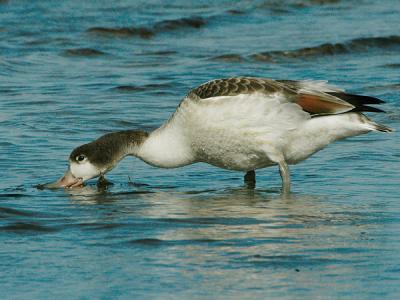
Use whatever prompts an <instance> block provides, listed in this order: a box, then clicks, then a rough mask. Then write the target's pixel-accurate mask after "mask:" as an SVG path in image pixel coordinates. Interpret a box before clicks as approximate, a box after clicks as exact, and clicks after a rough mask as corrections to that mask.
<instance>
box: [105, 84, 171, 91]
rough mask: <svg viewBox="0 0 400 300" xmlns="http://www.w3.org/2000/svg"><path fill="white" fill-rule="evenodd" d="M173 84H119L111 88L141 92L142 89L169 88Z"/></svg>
mask: <svg viewBox="0 0 400 300" xmlns="http://www.w3.org/2000/svg"><path fill="white" fill-rule="evenodd" d="M171 87H172V86H171V85H170V84H163V83H159V84H157V83H151V84H146V85H139V86H138V85H119V86H116V87H113V88H111V90H113V91H118V92H140V91H151V90H154V89H156V90H158V89H169V88H171Z"/></svg>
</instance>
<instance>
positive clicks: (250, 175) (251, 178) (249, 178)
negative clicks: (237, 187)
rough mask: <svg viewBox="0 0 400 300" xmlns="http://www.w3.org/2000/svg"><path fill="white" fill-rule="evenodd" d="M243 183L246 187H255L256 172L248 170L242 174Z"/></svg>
mask: <svg viewBox="0 0 400 300" xmlns="http://www.w3.org/2000/svg"><path fill="white" fill-rule="evenodd" d="M244 183H245V185H246V187H247V188H249V189H254V188H255V187H256V172H255V171H254V170H253V171H248V172H247V173H246V175H244Z"/></svg>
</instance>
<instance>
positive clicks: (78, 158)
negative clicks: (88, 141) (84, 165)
mask: <svg viewBox="0 0 400 300" xmlns="http://www.w3.org/2000/svg"><path fill="white" fill-rule="evenodd" d="M84 160H86V156H85V155H83V154H80V155H78V156H77V157H76V161H77V162H83V161H84Z"/></svg>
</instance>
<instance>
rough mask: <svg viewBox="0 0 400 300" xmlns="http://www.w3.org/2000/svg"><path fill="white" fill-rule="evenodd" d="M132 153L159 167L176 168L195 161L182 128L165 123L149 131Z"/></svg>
mask: <svg viewBox="0 0 400 300" xmlns="http://www.w3.org/2000/svg"><path fill="white" fill-rule="evenodd" d="M132 149H133V151H132V153H130V154H132V155H134V156H136V157H138V158H140V159H142V160H143V161H145V162H146V163H148V164H150V165H152V166H156V167H160V168H177V167H182V166H185V165H188V164H191V163H193V162H195V159H194V155H193V153H192V150H191V147H190V142H189V141H188V138H187V136H186V135H185V134H184V132H183V130H182V128H180V127H179V126H175V125H174V124H168V123H167V124H165V125H163V126H162V127H160V128H158V129H156V130H154V131H153V132H151V133H150V134H149V135H148V136H147V137H146V138H145V139H144V140H143V142H142V143H141V144H140V145H137V146H135V147H133V148H132Z"/></svg>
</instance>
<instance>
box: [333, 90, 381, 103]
mask: <svg viewBox="0 0 400 300" xmlns="http://www.w3.org/2000/svg"><path fill="white" fill-rule="evenodd" d="M328 94H329V95H332V96H335V97H337V98H339V99H342V100H344V101H347V102H349V103H351V104H353V105H354V106H361V105H365V104H382V103H385V101H383V100H381V99H378V98H375V97H371V96H364V95H355V94H347V93H340V92H332V93H328Z"/></svg>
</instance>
